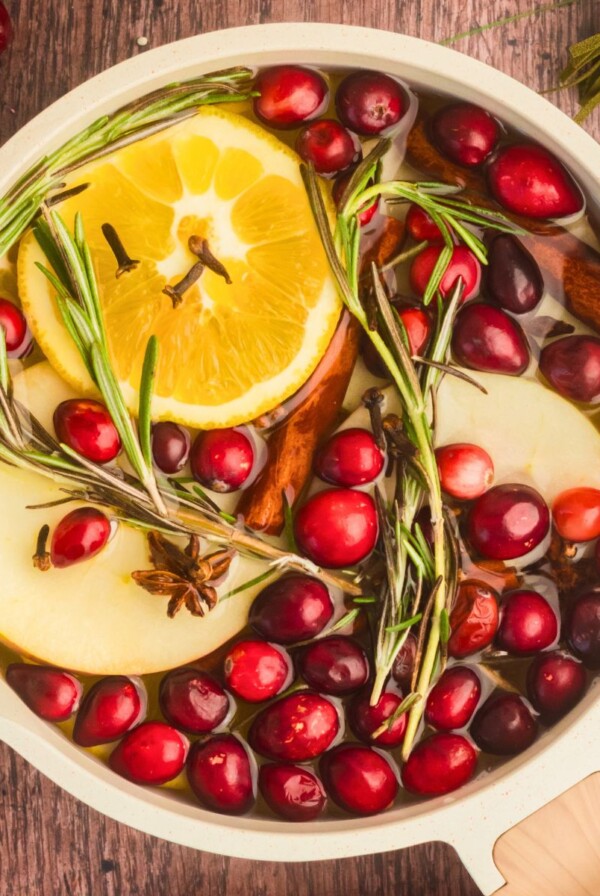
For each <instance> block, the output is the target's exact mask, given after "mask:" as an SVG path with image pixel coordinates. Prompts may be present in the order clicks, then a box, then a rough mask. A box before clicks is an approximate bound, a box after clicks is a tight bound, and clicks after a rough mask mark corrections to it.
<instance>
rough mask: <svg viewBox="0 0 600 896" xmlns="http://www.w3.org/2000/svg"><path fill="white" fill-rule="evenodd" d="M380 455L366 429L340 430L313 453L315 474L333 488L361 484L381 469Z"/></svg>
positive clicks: (381, 456) (381, 459) (377, 447)
mask: <svg viewBox="0 0 600 896" xmlns="http://www.w3.org/2000/svg"><path fill="white" fill-rule="evenodd" d="M383 462H384V455H383V452H382V451H381V449H380V448H379V446H378V445H377V442H376V441H375V438H374V436H373V433H371V432H369V430H368V429H358V428H356V427H353V428H351V429H343V430H341V432H337V433H335V435H333V436H332V437H331V438H330V439H329V441H328V442H326V444H325V445H323V447H322V448H321V449H320V451H318V452H317V455H316V457H315V473H316V474H317V476H319V478H320V479H323V480H324V481H325V482H332V483H333V484H334V485H346V486H349V487H350V486H353V485H364V484H365V483H367V482H372V481H373V480H374V479H376V478H377V476H379V474H380V473H381V471H382V469H383Z"/></svg>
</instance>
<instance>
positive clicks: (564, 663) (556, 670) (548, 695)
mask: <svg viewBox="0 0 600 896" xmlns="http://www.w3.org/2000/svg"><path fill="white" fill-rule="evenodd" d="M585 685H586V674H585V667H584V666H583V665H582V663H580V662H578V661H577V660H575V659H573V657H572V656H567V655H566V654H563V653H542V654H540V655H539V656H536V658H535V659H534V661H533V662H532V664H531V666H530V667H529V670H528V672H527V694H528V696H529V699H530V700H531V702H532V704H533V706H534V708H535V709H537V711H538V712H539V713H540V715H541V716H542V719H543V720H544V721H545V722H546V723H548V722H555V721H557V719H560V718H562V716H564V715H565V714H566V713H568V712H569V710H571V709H573V707H574V706H575V705H576V704H577V703H579V701H580V699H581V698H582V696H583V693H584V691H585Z"/></svg>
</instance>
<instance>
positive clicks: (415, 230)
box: [406, 202, 442, 243]
mask: <svg viewBox="0 0 600 896" xmlns="http://www.w3.org/2000/svg"><path fill="white" fill-rule="evenodd" d="M406 229H407V230H408V232H409V233H410V235H411V236H412V238H413V240H415V242H417V243H422V242H423V241H424V240H427V241H428V242H431V241H437V240H441V239H442V231H441V230H440V228H439V227H438V226H437V224H436V223H435V221H434V220H433V218H431V217H430V216H429V215H428V214H427V212H426V211H425V209H424V208H421V206H420V205H416V204H415V203H414V202H413V203H411V204H410V205H409V206H408V211H407V213H406Z"/></svg>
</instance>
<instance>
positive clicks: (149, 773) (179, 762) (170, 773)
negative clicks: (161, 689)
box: [108, 722, 189, 784]
mask: <svg viewBox="0 0 600 896" xmlns="http://www.w3.org/2000/svg"><path fill="white" fill-rule="evenodd" d="M188 749H189V742H188V739H187V737H185V735H183V734H181V733H180V732H179V731H177V730H176V729H175V728H171V726H170V725H165V723H164V722H142V724H141V725H138V726H137V728H134V729H133V731H130V732H129V733H128V734H126V735H125V737H124V738H123V740H122V741H120V743H118V744H117V746H116V747H115V749H114V750H113V752H112V753H111V754H110V756H109V759H108V764H109V765H110V767H111V768H112V770H113V771H114V772H116V773H117V774H118V775H121V777H123V778H127V780H128V781H133V782H134V784H165V783H166V782H167V781H171V780H172V779H173V778H176V777H177V775H179V774H181V772H182V771H183V767H184V765H185V760H186V756H187V752H188Z"/></svg>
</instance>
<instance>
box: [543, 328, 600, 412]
mask: <svg viewBox="0 0 600 896" xmlns="http://www.w3.org/2000/svg"><path fill="white" fill-rule="evenodd" d="M540 370H541V372H542V373H543V374H544V376H545V377H546V379H547V380H548V382H549V383H550V385H551V386H554V388H555V389H556V391H557V392H559V393H560V395H563V396H564V397H565V398H572V399H573V401H583V402H592V401H598V400H599V399H600V339H597V338H596V337H595V336H565V337H564V338H563V339H556V340H555V341H554V342H551V343H550V344H549V345H547V346H545V347H544V348H543V349H542V353H541V355H540Z"/></svg>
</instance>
